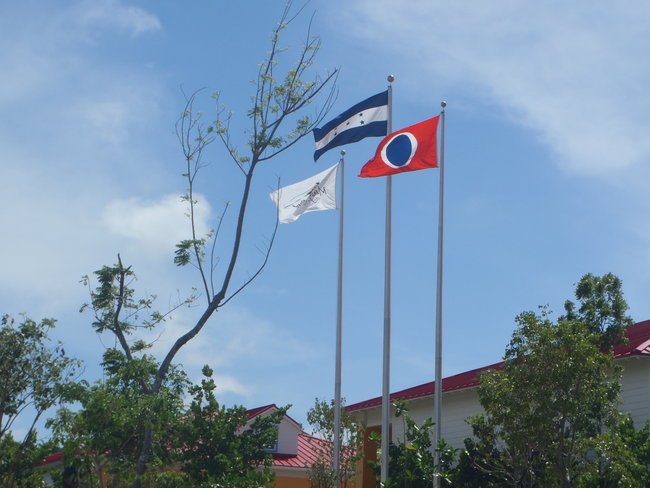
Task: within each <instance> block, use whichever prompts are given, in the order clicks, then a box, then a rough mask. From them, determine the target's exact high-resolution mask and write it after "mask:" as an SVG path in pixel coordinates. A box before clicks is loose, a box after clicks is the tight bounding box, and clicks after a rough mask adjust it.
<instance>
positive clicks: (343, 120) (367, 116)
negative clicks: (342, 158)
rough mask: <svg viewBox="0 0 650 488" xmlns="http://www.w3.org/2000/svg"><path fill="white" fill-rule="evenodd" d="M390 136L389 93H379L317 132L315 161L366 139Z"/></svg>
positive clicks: (348, 110) (315, 137) (316, 130)
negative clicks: (336, 149)
mask: <svg viewBox="0 0 650 488" xmlns="http://www.w3.org/2000/svg"><path fill="white" fill-rule="evenodd" d="M386 135H388V91H384V92H381V93H377V94H376V95H373V96H372V97H370V98H367V99H366V100H364V101H363V102H359V103H357V104H356V105H355V106H353V107H351V108H349V109H347V110H346V111H345V112H343V113H342V114H341V115H339V116H338V117H336V118H334V119H332V120H330V121H329V122H328V123H327V124H325V125H324V126H323V127H321V128H320V129H314V140H315V141H316V152H315V153H314V161H317V160H318V158H319V157H321V155H322V154H323V153H325V152H326V151H329V150H330V149H332V148H333V147H337V146H343V145H344V144H351V143H353V142H358V141H360V140H361V139H365V138H366V137H384V136H386Z"/></svg>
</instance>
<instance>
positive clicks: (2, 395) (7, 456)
mask: <svg viewBox="0 0 650 488" xmlns="http://www.w3.org/2000/svg"><path fill="white" fill-rule="evenodd" d="M54 326H55V321H54V320H53V319H43V320H41V321H40V322H36V321H34V320H32V319H30V318H28V317H24V316H23V317H22V320H21V321H20V322H16V321H15V320H14V319H13V318H12V317H10V316H9V315H3V316H2V319H1V320H0V351H2V353H1V354H0V378H2V380H1V381H0V481H2V482H3V483H4V482H6V483H9V480H11V483H15V485H11V484H8V485H7V486H25V487H27V486H32V483H36V485H37V484H38V479H39V476H38V474H37V473H33V469H32V467H33V466H34V464H35V463H36V461H38V460H39V456H41V455H42V454H43V452H44V451H43V449H42V447H43V446H42V445H41V444H39V443H38V442H37V438H36V431H35V427H36V424H37V422H38V420H39V419H40V418H41V416H42V415H43V414H44V413H45V411H46V410H48V409H49V408H51V407H53V406H55V405H57V404H62V403H64V402H67V401H70V400H71V399H72V392H73V391H74V389H75V385H76V383H75V378H76V376H77V375H78V373H79V370H80V368H81V362H80V361H77V360H75V359H72V358H70V357H68V356H67V355H66V353H65V350H64V349H63V345H62V344H61V343H56V344H52V343H51V341H50V339H49V333H50V331H51V330H52V329H53V328H54ZM19 418H20V419H21V421H22V422H23V423H24V425H26V426H27V429H26V434H25V436H24V437H23V439H18V440H16V439H14V438H13V435H12V433H11V430H12V427H14V426H15V425H16V421H18V419H19ZM36 485H34V486H36Z"/></svg>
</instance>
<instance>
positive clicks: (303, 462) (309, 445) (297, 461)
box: [273, 432, 329, 468]
mask: <svg viewBox="0 0 650 488" xmlns="http://www.w3.org/2000/svg"><path fill="white" fill-rule="evenodd" d="M321 452H324V453H326V452H329V442H328V441H326V440H324V439H320V438H318V437H314V436H311V435H309V434H305V433H304V432H301V433H300V434H298V454H296V455H291V454H273V466H276V467H285V468H307V467H309V466H311V465H312V464H314V462H315V461H317V460H318V459H319V458H320V457H321V455H320V453H321Z"/></svg>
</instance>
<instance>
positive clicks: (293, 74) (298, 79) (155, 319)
mask: <svg viewBox="0 0 650 488" xmlns="http://www.w3.org/2000/svg"><path fill="white" fill-rule="evenodd" d="M298 13H300V12H298ZM296 15H297V14H296ZM296 15H293V14H292V13H291V4H288V5H287V6H286V7H285V9H284V11H283V13H282V16H281V18H280V22H279V23H278V25H277V27H276V28H275V29H274V30H273V32H272V35H271V47H270V50H269V51H268V55H267V57H266V59H265V60H263V61H262V62H261V63H260V64H259V71H258V75H257V78H256V80H255V81H254V82H253V87H254V88H253V92H254V93H253V96H252V107H251V109H250V110H249V111H248V113H247V116H248V118H249V121H250V128H249V130H248V131H246V132H245V134H246V139H245V141H244V142H245V146H246V147H247V152H244V151H241V150H239V149H238V146H237V143H236V141H235V137H234V136H233V134H232V133H231V131H230V129H229V127H230V120H231V116H232V113H230V112H227V111H226V110H225V108H223V106H221V105H220V104H219V95H218V94H215V98H216V99H217V106H218V107H219V108H218V111H217V115H216V121H215V122H214V123H213V124H208V125H207V126H206V125H204V123H203V122H202V113H201V112H199V111H196V110H195V104H196V103H197V94H196V93H195V94H193V95H192V96H189V97H188V98H187V100H186V105H185V109H184V110H183V113H182V115H181V117H180V118H179V120H178V122H177V124H176V134H177V136H178V140H179V143H180V145H181V148H182V152H183V172H182V176H183V178H184V180H185V184H186V188H187V191H186V193H185V194H184V195H183V196H182V199H183V200H184V201H185V202H186V203H187V207H188V216H189V224H190V225H189V233H188V238H187V239H184V240H182V241H181V242H180V243H179V244H178V245H177V246H176V251H175V257H174V262H175V264H176V265H178V266H185V265H188V264H189V265H193V266H194V267H195V268H196V270H197V272H198V275H199V280H200V287H199V290H200V291H197V292H196V293H195V294H193V295H192V296H190V297H189V298H188V299H187V300H185V301H183V302H182V303H180V304H179V305H178V306H183V305H189V304H190V303H194V304H195V305H196V303H197V302H198V301H199V300H203V299H204V300H205V302H204V307H202V308H201V309H200V311H199V314H198V318H197V319H196V321H194V322H193V323H190V324H187V325H188V327H187V332H185V333H183V334H182V335H180V336H179V337H178V338H177V339H176V340H175V341H174V342H173V344H172V346H171V347H170V349H169V350H168V352H167V353H166V354H165V355H164V356H163V357H162V360H160V362H159V363H158V367H157V371H156V373H155V375H154V376H153V377H152V378H141V379H140V380H139V385H140V388H141V391H142V392H143V394H145V395H148V396H155V395H157V394H158V393H159V392H160V391H161V388H162V387H163V385H164V383H165V381H166V379H167V376H168V374H169V371H170V368H171V367H172V363H173V361H174V358H175V357H176V354H177V353H178V352H179V350H180V349H181V348H182V347H183V346H185V345H186V344H187V343H188V342H189V341H191V340H192V339H193V338H194V337H196V336H197V334H199V333H200V332H201V330H202V329H203V328H204V326H205V325H206V324H207V322H208V320H209V319H210V318H211V317H212V315H213V314H214V312H215V311H217V310H218V309H219V308H221V307H223V306H225V305H226V304H227V303H228V302H229V301H230V300H231V299H232V298H233V297H234V296H236V295H237V294H238V293H240V292H241V291H242V290H243V289H244V288H246V287H247V286H248V285H249V284H250V283H251V282H252V281H253V280H254V279H255V278H256V277H257V276H258V275H259V274H260V272H261V271H262V270H263V268H264V266H265V265H266V262H267V260H268V258H269V253H270V251H271V246H272V244H273V240H274V236H275V232H276V230H277V225H278V223H277V219H276V222H275V227H274V229H273V231H272V235H271V237H270V239H269V242H268V245H267V246H266V248H265V249H264V251H263V253H262V254H263V257H262V260H261V263H260V265H259V267H258V268H257V270H256V271H254V272H253V273H252V274H250V275H249V277H248V278H246V279H244V280H243V281H242V282H241V283H233V281H234V276H235V270H236V268H237V263H238V258H239V252H240V246H241V243H242V237H243V230H244V224H245V222H246V215H247V211H248V210H247V209H248V204H249V196H250V191H251V186H252V183H253V179H254V175H255V171H256V169H257V166H258V165H259V164H260V163H262V162H264V161H268V160H270V159H272V158H273V157H275V156H277V155H278V154H280V153H282V152H284V151H286V150H287V149H289V148H290V147H291V146H293V145H294V144H296V143H297V142H298V141H299V140H301V139H302V138H303V137H304V136H306V135H307V134H309V132H310V131H311V130H312V129H313V128H314V127H316V126H317V125H318V124H319V123H320V122H321V121H322V120H323V118H324V116H325V115H326V112H327V110H328V108H329V106H330V104H331V101H332V97H333V94H334V91H333V82H334V79H335V76H336V70H335V71H334V72H332V73H329V74H327V75H326V76H325V77H324V78H321V77H319V76H317V75H316V76H314V77H312V78H308V72H309V71H310V68H311V67H312V65H313V63H314V60H315V57H316V54H317V52H318V50H319V47H320V40H319V39H318V38H317V37H314V36H312V35H311V32H310V31H309V30H308V31H307V36H306V39H305V42H304V44H303V46H302V48H301V50H300V51H299V53H298V56H297V57H296V60H295V62H294V63H293V64H292V65H291V66H290V67H289V68H288V69H286V71H284V74H282V75H281V76H280V77H279V78H277V77H276V74H277V72H278V70H279V69H280V60H281V59H280V58H281V54H282V53H283V52H284V51H285V49H284V48H283V47H282V46H281V45H280V36H281V34H282V33H283V32H284V30H285V29H286V28H287V27H288V25H289V24H290V23H291V22H292V21H293V20H294V19H295V18H296ZM328 86H330V90H329V91H326V93H325V103H324V105H323V106H322V108H321V109H320V110H318V109H317V110H315V112H314V116H313V117H310V116H308V115H306V114H305V111H306V109H307V108H308V107H309V106H310V104H311V103H312V102H313V101H314V100H315V99H316V98H317V97H318V96H319V95H320V94H321V92H322V91H323V90H324V89H325V88H326V87H328ZM215 139H219V140H220V141H221V142H222V143H223V145H224V146H225V149H226V152H227V153H228V155H229V157H230V158H231V159H232V160H233V162H234V163H235V164H236V166H237V168H238V169H239V170H240V171H241V173H242V175H243V188H242V194H241V199H240V201H239V204H238V205H237V208H236V216H235V218H234V224H233V229H232V233H231V234H230V235H232V241H231V245H230V249H231V250H230V251H229V253H228V254H227V255H226V256H225V258H223V259H218V256H215V250H216V242H217V239H218V238H219V237H220V235H221V234H220V229H221V227H222V224H223V223H224V222H225V218H226V211H227V209H228V205H226V207H225V208H224V210H223V212H222V213H221V215H220V218H219V220H218V222H217V225H216V226H215V229H214V230H213V231H211V232H209V233H208V235H205V236H204V235H199V233H198V231H197V227H196V221H195V207H196V205H197V203H198V202H197V201H196V199H195V198H196V193H195V189H196V184H197V181H198V180H197V177H198V175H199V174H200V170H201V169H203V168H204V166H205V164H206V163H205V160H204V155H205V153H206V151H207V150H208V148H209V147H210V146H211V144H212V142H214V140H215ZM217 264H219V269H217ZM221 265H223V266H221ZM219 270H221V273H218V272H217V271H219ZM132 274H133V273H132V271H131V268H130V267H126V266H124V265H123V264H122V261H121V259H119V256H118V262H117V263H116V264H115V265H113V266H105V267H104V268H102V269H101V270H99V271H97V272H96V273H95V276H96V278H97V280H98V286H97V288H96V289H95V290H94V291H92V292H91V303H90V304H89V308H90V309H92V310H93V311H94V314H95V321H94V323H93V326H94V327H95V329H96V330H97V332H99V333H102V332H106V333H110V334H113V335H114V336H115V338H116V339H117V342H118V344H119V348H120V349H121V351H122V352H123V354H124V357H125V360H126V362H127V363H128V362H133V361H137V354H138V353H140V352H141V351H142V350H143V349H145V348H146V347H148V346H149V344H147V343H146V342H143V341H142V340H141V339H135V340H134V339H133V334H134V333H135V332H136V331H138V329H140V328H142V327H144V328H153V327H156V326H157V325H159V324H160V323H161V322H163V321H164V320H165V318H166V316H167V314H161V313H159V312H153V311H152V310H151V307H152V302H153V297H149V298H145V299H136V298H135V297H134V292H133V290H132V289H131V288H130V287H129V280H130V279H132V278H133V276H132ZM86 282H87V283H89V280H86ZM201 297H202V298H201ZM145 317H146V318H145ZM154 442H155V439H154V432H153V427H152V426H151V425H149V424H145V426H144V431H143V434H142V444H141V447H140V451H139V454H138V457H137V463H136V473H137V475H138V477H139V478H141V477H142V476H143V475H144V473H145V472H146V470H147V466H148V464H149V463H150V461H151V455H152V450H153V449H154ZM140 485H141V483H140V481H136V486H140Z"/></svg>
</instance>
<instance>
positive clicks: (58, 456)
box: [36, 451, 64, 466]
mask: <svg viewBox="0 0 650 488" xmlns="http://www.w3.org/2000/svg"><path fill="white" fill-rule="evenodd" d="M63 455H64V452H63V451H60V452H55V453H54V454H50V455H49V456H48V457H46V458H45V459H42V460H40V461H39V462H38V463H36V466H45V465H48V464H54V463H58V462H59V461H61V460H62V459H63Z"/></svg>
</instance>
